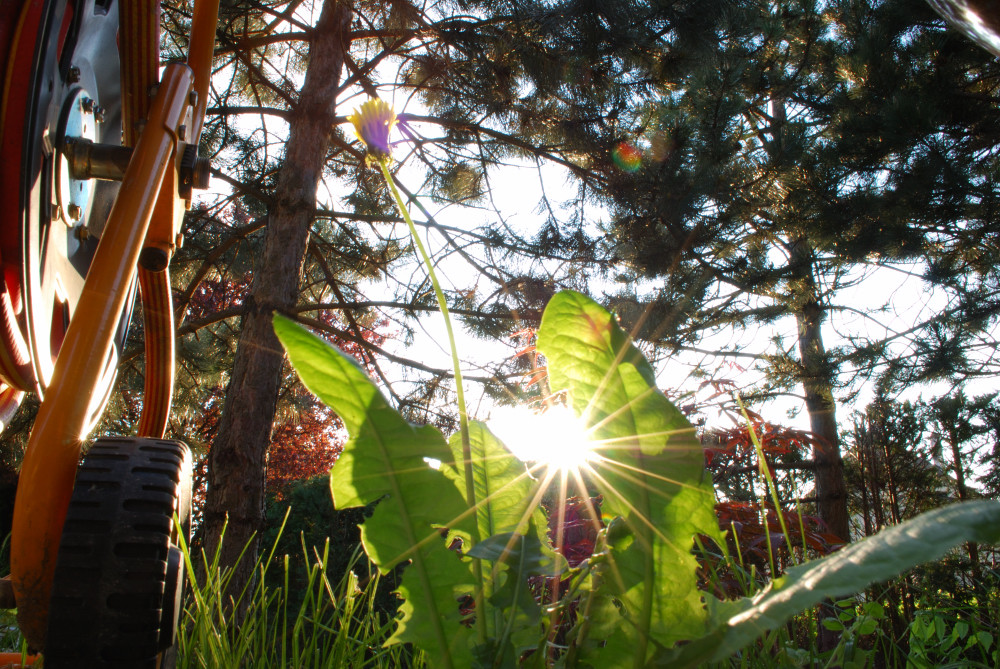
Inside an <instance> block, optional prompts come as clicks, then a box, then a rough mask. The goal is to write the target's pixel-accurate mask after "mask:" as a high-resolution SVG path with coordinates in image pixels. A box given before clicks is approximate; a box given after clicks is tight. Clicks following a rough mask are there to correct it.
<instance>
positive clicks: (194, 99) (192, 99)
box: [188, 91, 198, 107]
mask: <svg viewBox="0 0 1000 669" xmlns="http://www.w3.org/2000/svg"><path fill="white" fill-rule="evenodd" d="M188 104H189V105H191V106H192V107H197V106H198V91H191V94H190V95H188Z"/></svg>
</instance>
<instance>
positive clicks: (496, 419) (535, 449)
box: [488, 406, 596, 472]
mask: <svg viewBox="0 0 1000 669" xmlns="http://www.w3.org/2000/svg"><path fill="white" fill-rule="evenodd" d="M488 422H489V426H490V430H491V431H492V432H493V433H494V434H495V435H496V436H497V437H499V439H500V440H501V441H502V442H503V443H504V444H505V445H506V446H507V448H508V449H510V452H511V453H513V454H514V456H515V457H516V458H518V459H519V460H522V461H524V462H529V463H536V464H540V465H546V466H547V467H548V468H549V469H558V470H561V471H564V472H568V471H575V470H577V469H579V468H580V467H582V466H583V465H585V464H586V463H587V462H588V461H590V460H591V459H593V458H595V457H596V454H595V453H594V447H595V445H596V444H595V442H593V441H591V440H590V436H589V434H588V433H587V429H586V426H585V425H584V424H583V421H581V420H580V419H579V418H577V417H576V416H575V415H574V414H573V412H572V411H570V410H569V409H567V408H566V407H561V406H556V407H552V408H550V409H549V410H548V411H545V412H544V413H538V412H535V411H532V410H530V409H528V408H527V407H500V408H498V409H495V410H494V411H493V416H492V418H491V419H490V420H489V421H488Z"/></svg>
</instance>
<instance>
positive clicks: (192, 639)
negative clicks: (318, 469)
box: [177, 542, 423, 669]
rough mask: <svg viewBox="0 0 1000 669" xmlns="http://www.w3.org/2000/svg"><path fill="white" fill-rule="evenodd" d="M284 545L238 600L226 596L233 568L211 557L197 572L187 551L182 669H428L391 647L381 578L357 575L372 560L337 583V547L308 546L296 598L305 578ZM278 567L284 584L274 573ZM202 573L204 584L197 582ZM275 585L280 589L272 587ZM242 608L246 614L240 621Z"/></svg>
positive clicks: (355, 560)
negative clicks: (380, 602)
mask: <svg viewBox="0 0 1000 669" xmlns="http://www.w3.org/2000/svg"><path fill="white" fill-rule="evenodd" d="M276 546H277V542H275V544H274V546H273V547H272V549H271V551H270V552H269V553H266V554H264V555H262V556H261V557H260V558H259V559H258V560H257V564H256V569H255V571H256V572H257V578H256V579H255V583H254V584H253V585H252V586H251V588H252V589H250V590H249V591H244V592H243V593H242V595H241V596H240V598H239V599H238V600H237V601H235V602H233V601H229V600H227V599H226V598H225V597H224V595H223V594H222V593H224V592H226V590H227V585H228V583H229V580H230V579H231V577H232V570H231V569H220V568H219V565H218V555H216V556H214V557H213V559H209V558H208V557H207V556H206V555H205V554H204V553H202V554H200V556H199V558H200V560H201V561H202V564H201V565H199V567H202V568H200V569H196V567H195V564H194V561H193V560H192V559H191V553H190V552H189V551H187V550H186V549H185V551H184V553H185V560H186V568H187V573H188V575H189V579H188V587H189V594H188V603H187V607H186V608H185V612H184V620H183V621H182V623H181V625H180V627H181V629H180V631H179V640H178V658H177V666H178V667H179V668H185V669H186V668H201V667H204V668H206V669H208V668H211V669H227V668H229V667H232V668H234V669H235V668H237V667H239V668H247V669H251V668H257V667H259V668H260V669H265V668H266V669H282V668H285V667H289V668H291V667H295V668H296V669H299V668H303V669H305V668H307V667H308V668H315V669H320V668H324V667H331V668H334V667H336V668H340V667H352V668H353V667H359V668H360V667H364V668H371V669H378V668H381V667H421V666H423V661H422V658H421V656H420V655H419V654H417V653H415V652H414V651H413V650H412V649H410V648H409V647H407V646H402V645H393V646H390V647H388V648H384V647H383V644H384V642H385V640H386V639H388V638H389V636H390V635H391V634H392V629H393V625H394V621H393V619H392V618H390V617H388V616H387V615H386V614H385V613H384V612H381V611H378V610H377V609H376V607H375V602H376V591H377V589H378V586H379V581H380V577H379V576H378V574H377V572H376V573H374V575H373V576H372V577H371V578H368V579H367V580H366V582H364V583H361V582H359V578H358V576H357V575H356V573H355V571H360V572H362V573H364V571H366V570H363V569H358V570H355V568H354V567H355V566H360V562H361V561H362V560H364V559H365V558H364V555H363V553H361V551H360V548H359V549H357V550H355V552H354V554H353V556H352V559H351V561H350V568H349V569H348V570H347V572H346V573H345V574H344V576H343V578H342V579H341V580H340V581H339V582H331V581H330V579H329V577H328V571H327V565H328V564H329V562H330V553H329V551H330V544H329V542H327V543H326V544H325V545H324V546H323V547H322V549H318V548H307V547H306V546H305V543H304V542H303V543H302V556H303V558H304V564H305V565H307V567H306V569H307V573H306V577H305V579H304V586H300V588H298V589H296V591H295V592H293V591H292V590H291V587H290V586H291V584H292V583H293V582H294V581H296V580H297V579H294V578H293V574H292V572H293V568H294V567H293V561H292V560H290V556H288V555H284V556H276V555H275V552H276V551H275V548H276ZM276 567H277V568H278V570H279V573H278V575H277V576H278V578H277V579H275V578H274V576H275V574H273V573H270V572H271V570H272V569H275V568H276ZM198 573H201V574H204V575H205V576H204V578H201V579H197V578H195V577H194V574H198ZM199 580H200V582H199ZM275 580H277V582H278V583H280V585H278V586H274V585H269V584H273V583H274V582H275ZM298 580H300V579H298ZM300 582H301V580H300ZM295 602H300V603H297V604H296V603H295ZM234 610H241V611H242V613H241V614H240V616H239V618H240V620H239V622H238V623H237V622H236V620H235V619H234V616H233V611H234Z"/></svg>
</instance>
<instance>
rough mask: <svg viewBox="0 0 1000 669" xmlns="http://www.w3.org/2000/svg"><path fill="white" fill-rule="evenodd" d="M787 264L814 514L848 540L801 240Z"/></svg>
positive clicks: (828, 379)
mask: <svg viewBox="0 0 1000 669" xmlns="http://www.w3.org/2000/svg"><path fill="white" fill-rule="evenodd" d="M791 260H792V264H793V266H795V267H796V268H797V269H796V274H797V278H798V281H797V283H798V284H799V286H798V287H799V289H800V291H801V292H800V293H799V296H800V302H799V303H798V305H797V308H796V310H795V319H796V321H797V323H798V344H799V357H800V358H801V360H802V388H803V390H805V398H806V411H808V413H809V423H810V426H811V429H812V432H813V434H814V435H816V437H818V439H817V442H816V445H815V446H814V447H813V460H814V461H815V463H816V469H815V475H816V498H817V510H818V512H819V517H820V519H821V520H822V521H823V522H824V523H826V525H827V527H828V528H829V529H830V531H831V532H832V533H833V534H835V535H837V536H838V537H840V538H841V539H843V540H844V541H850V540H851V537H850V532H849V526H848V517H847V485H846V483H845V481H844V461H843V460H842V459H841V457H840V438H839V435H838V431H837V416H836V401H835V400H834V398H833V369H832V368H831V367H830V364H829V359H828V358H827V355H826V349H825V348H824V346H823V335H822V333H821V332H820V326H821V324H822V322H823V317H824V315H825V312H824V309H823V307H822V306H821V305H820V303H819V297H818V291H817V287H816V282H815V281H814V279H813V276H812V263H813V258H812V249H811V248H810V247H809V245H808V243H807V242H806V241H805V240H799V241H796V242H795V243H793V245H792V258H791Z"/></svg>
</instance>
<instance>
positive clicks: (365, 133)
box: [347, 98, 398, 159]
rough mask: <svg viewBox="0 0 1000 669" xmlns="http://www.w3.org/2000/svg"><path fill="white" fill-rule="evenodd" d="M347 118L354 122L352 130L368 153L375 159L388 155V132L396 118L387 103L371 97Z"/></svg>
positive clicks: (389, 149)
mask: <svg viewBox="0 0 1000 669" xmlns="http://www.w3.org/2000/svg"><path fill="white" fill-rule="evenodd" d="M347 120H348V121H350V122H351V123H352V124H354V131H355V132H356V133H357V134H358V139H360V140H361V141H362V142H363V143H364V145H365V149H367V150H368V153H370V154H372V155H373V156H374V157H375V158H377V159H381V158H388V157H389V153H390V151H391V148H390V145H389V132H390V131H392V128H393V126H395V125H396V121H397V120H398V119H397V117H396V112H394V111H393V110H392V107H390V106H389V103H387V102H386V101H385V100H381V99H379V98H373V99H371V100H369V101H368V102H365V103H364V104H363V105H361V107H360V108H358V109H356V110H355V111H354V114H353V115H351V116H348V117H347Z"/></svg>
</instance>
